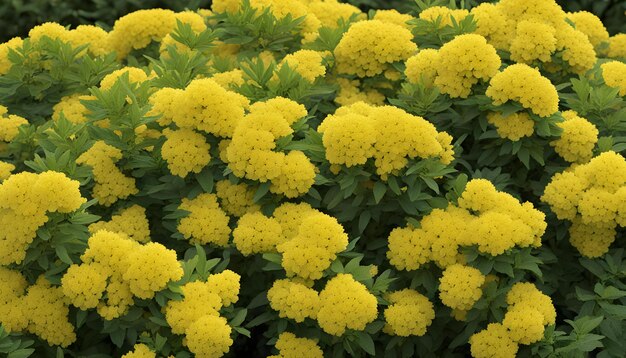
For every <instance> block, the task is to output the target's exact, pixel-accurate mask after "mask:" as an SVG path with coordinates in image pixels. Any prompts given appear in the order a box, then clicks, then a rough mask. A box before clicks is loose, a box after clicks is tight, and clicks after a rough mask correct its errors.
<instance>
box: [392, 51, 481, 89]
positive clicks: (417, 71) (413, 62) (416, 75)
mask: <svg viewBox="0 0 626 358" xmlns="http://www.w3.org/2000/svg"><path fill="white" fill-rule="evenodd" d="M438 63H439V51H437V50H435V49H431V48H429V49H423V50H420V51H419V52H418V53H417V54H416V55H414V56H411V57H409V59H408V60H406V63H405V65H406V68H405V70H404V75H405V76H406V78H407V80H408V81H409V82H411V83H420V82H421V83H422V84H423V85H424V86H426V87H427V88H430V87H432V86H433V84H434V83H435V78H436V77H437V69H438V68H439V67H438ZM470 86H471V85H470Z"/></svg>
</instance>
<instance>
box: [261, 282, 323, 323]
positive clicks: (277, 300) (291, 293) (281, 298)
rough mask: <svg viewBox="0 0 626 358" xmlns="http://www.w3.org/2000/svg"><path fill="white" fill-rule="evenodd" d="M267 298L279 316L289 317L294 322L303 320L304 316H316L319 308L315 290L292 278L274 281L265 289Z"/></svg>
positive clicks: (318, 299)
mask: <svg viewBox="0 0 626 358" xmlns="http://www.w3.org/2000/svg"><path fill="white" fill-rule="evenodd" d="M267 299H268V300H269V301H270V306H271V307H272V308H273V309H274V310H276V311H278V312H279V315H280V317H286V318H291V319H293V320H294V321H296V322H303V321H304V319H305V318H312V319H315V318H317V312H318V311H319V309H320V298H319V295H318V293H317V291H315V290H314V289H312V288H309V287H307V286H306V285H305V284H304V283H302V282H298V280H293V279H282V280H276V281H274V284H273V285H272V287H271V288H270V289H269V291H267Z"/></svg>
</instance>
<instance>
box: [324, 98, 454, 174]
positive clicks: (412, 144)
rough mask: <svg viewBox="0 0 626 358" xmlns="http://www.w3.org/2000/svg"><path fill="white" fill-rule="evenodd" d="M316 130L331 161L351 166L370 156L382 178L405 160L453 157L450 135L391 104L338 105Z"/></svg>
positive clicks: (392, 172) (366, 159)
mask: <svg viewBox="0 0 626 358" xmlns="http://www.w3.org/2000/svg"><path fill="white" fill-rule="evenodd" d="M317 130H318V131H319V132H320V133H322V134H323V137H322V141H323V144H324V148H325V149H326V158H327V159H328V161H329V162H330V163H331V164H341V165H345V166H347V167H351V166H355V165H364V164H365V163H366V162H367V161H368V160H369V159H370V158H374V165H375V166H376V172H377V173H378V174H379V175H380V176H381V177H383V178H384V179H386V177H387V176H388V175H389V174H394V173H397V172H398V171H399V170H400V169H402V168H404V167H406V165H407V164H408V162H409V159H415V158H422V159H425V158H432V157H439V158H440V160H441V162H442V163H444V164H449V163H450V162H451V161H452V160H453V151H452V145H451V141H452V137H450V136H447V135H443V136H442V133H445V132H437V129H436V128H435V126H434V125H432V124H431V123H430V122H428V121H426V120H425V119H423V118H421V117H418V116H414V115H411V114H409V113H407V112H405V111H404V110H402V109H400V108H397V107H393V106H381V107H375V106H371V105H368V104H366V103H363V102H357V103H355V104H353V105H350V106H345V107H340V108H339V109H337V111H336V112H335V114H334V115H329V116H327V117H326V118H325V119H324V121H323V122H322V124H320V126H319V127H318V129H317Z"/></svg>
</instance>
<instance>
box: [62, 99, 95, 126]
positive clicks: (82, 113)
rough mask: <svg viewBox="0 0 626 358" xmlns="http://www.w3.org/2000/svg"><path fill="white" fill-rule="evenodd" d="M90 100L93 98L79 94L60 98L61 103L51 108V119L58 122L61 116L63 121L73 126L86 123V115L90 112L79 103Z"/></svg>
mask: <svg viewBox="0 0 626 358" xmlns="http://www.w3.org/2000/svg"><path fill="white" fill-rule="evenodd" d="M90 99H95V98H94V97H93V96H87V95H81V94H75V95H71V96H65V97H63V98H61V101H60V102H59V103H57V104H55V105H54V107H52V110H53V113H52V119H53V120H55V121H58V120H59V118H61V115H63V117H65V119H67V120H68V121H70V122H72V123H75V124H78V123H85V122H87V115H88V114H89V113H90V112H89V111H88V110H87V108H85V106H84V105H83V104H82V103H81V102H80V101H82V100H90Z"/></svg>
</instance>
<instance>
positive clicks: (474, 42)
mask: <svg viewBox="0 0 626 358" xmlns="http://www.w3.org/2000/svg"><path fill="white" fill-rule="evenodd" d="M500 64H501V62H500V57H499V56H498V54H497V53H496V49H495V48H494V47H493V46H491V45H490V44H488V43H487V41H486V40H485V38H484V37H482V36H480V35H476V34H464V35H459V36H456V37H455V38H454V39H453V40H452V41H450V42H447V43H445V44H444V45H443V46H442V47H441V48H440V49H439V52H438V56H437V61H436V62H435V69H436V71H437V75H436V77H435V80H434V84H435V86H436V87H437V88H438V89H439V90H440V91H441V92H442V93H446V94H448V95H450V97H452V98H457V97H461V98H467V96H469V94H470V93H471V90H472V86H473V85H475V84H476V83H478V81H479V80H482V81H488V80H489V79H490V78H491V77H493V76H494V75H495V74H496V73H498V70H499V69H500Z"/></svg>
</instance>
